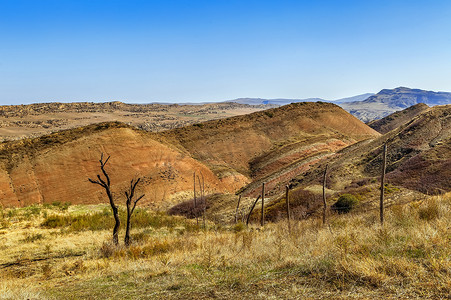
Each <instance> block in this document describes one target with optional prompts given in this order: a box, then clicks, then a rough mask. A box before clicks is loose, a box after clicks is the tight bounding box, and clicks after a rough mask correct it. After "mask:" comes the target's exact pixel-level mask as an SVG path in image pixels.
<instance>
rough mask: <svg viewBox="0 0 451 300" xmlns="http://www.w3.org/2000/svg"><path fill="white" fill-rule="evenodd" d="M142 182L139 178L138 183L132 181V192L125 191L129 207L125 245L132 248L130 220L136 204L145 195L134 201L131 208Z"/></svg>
mask: <svg viewBox="0 0 451 300" xmlns="http://www.w3.org/2000/svg"><path fill="white" fill-rule="evenodd" d="M140 180H141V178H138V179H137V180H136V181H134V180H133V179H132V181H131V182H130V190H129V191H125V197H126V202H125V204H126V205H127V226H126V228H125V238H124V243H125V246H127V247H128V246H130V219H131V217H132V214H133V211H134V210H135V207H136V203H138V201H139V200H141V199H142V197H144V194H143V195H141V196H139V197H138V198H136V200H134V201H133V207H131V204H132V200H133V197H134V196H135V189H136V185H138V183H139V181H140Z"/></svg>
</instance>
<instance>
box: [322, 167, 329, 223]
mask: <svg viewBox="0 0 451 300" xmlns="http://www.w3.org/2000/svg"><path fill="white" fill-rule="evenodd" d="M328 166H329V165H326V169H325V170H324V175H323V225H326V212H327V202H326V176H327V167H328Z"/></svg>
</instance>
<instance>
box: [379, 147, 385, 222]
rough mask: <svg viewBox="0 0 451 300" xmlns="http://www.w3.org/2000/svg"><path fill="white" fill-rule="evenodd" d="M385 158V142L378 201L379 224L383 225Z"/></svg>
mask: <svg viewBox="0 0 451 300" xmlns="http://www.w3.org/2000/svg"><path fill="white" fill-rule="evenodd" d="M386 160H387V143H385V144H384V150H383V152H382V173H381V198H380V201H379V206H380V219H381V225H384V181H385V165H386Z"/></svg>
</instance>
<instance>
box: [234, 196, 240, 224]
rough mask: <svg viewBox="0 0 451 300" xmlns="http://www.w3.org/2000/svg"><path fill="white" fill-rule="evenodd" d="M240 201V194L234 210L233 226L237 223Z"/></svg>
mask: <svg viewBox="0 0 451 300" xmlns="http://www.w3.org/2000/svg"><path fill="white" fill-rule="evenodd" d="M240 201H241V194H240V196H239V197H238V204H237V205H236V210H235V224H236V223H237V222H238V210H239V209H240Z"/></svg>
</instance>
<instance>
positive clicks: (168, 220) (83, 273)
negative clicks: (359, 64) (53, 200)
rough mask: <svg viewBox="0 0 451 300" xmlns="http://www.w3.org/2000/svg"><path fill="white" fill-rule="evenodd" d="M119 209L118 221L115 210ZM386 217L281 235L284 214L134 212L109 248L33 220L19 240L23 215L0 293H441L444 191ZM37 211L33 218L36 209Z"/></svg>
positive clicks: (447, 216) (7, 253)
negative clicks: (197, 217) (198, 222)
mask: <svg viewBox="0 0 451 300" xmlns="http://www.w3.org/2000/svg"><path fill="white" fill-rule="evenodd" d="M38 207H40V206H38ZM102 208H107V207H106V206H102V207H100V209H96V211H99V214H101V213H102ZM8 211H9V209H5V212H6V214H4V216H5V218H7V219H8V220H10V219H9V217H7V215H8ZM72 211H75V210H73V209H71V210H67V211H61V210H59V209H58V208H57V207H54V208H52V210H51V211H49V214H51V215H64V216H66V217H67V218H71V219H72V220H73V219H76V218H77V217H79V216H80V217H86V216H85V215H86V214H81V215H78V214H74V213H73V212H72ZM87 211H89V210H87ZM119 211H120V214H121V216H123V217H125V209H124V208H121V209H120V210H119ZM435 212H438V213H435ZM386 213H387V214H386V221H385V227H384V229H381V228H380V225H379V224H378V221H377V211H376V210H373V211H369V212H366V213H360V214H351V215H349V214H346V215H338V214H337V215H331V216H330V218H329V222H328V223H329V224H330V227H326V228H325V227H323V226H322V225H321V220H320V219H316V218H315V219H307V220H301V221H293V222H292V224H291V225H292V228H291V229H292V233H291V234H289V233H288V230H287V224H286V222H285V221H281V222H278V223H269V224H267V225H266V226H265V227H264V228H263V229H261V230H255V229H253V228H252V227H251V228H249V229H246V228H244V226H241V225H233V226H232V227H224V229H222V230H221V229H217V228H214V227H210V229H207V230H205V231H204V230H197V229H196V226H195V225H194V223H195V222H194V221H193V220H187V219H184V218H181V217H172V216H164V215H158V214H154V213H151V212H148V211H146V210H143V209H141V210H138V209H137V211H136V215H135V219H134V224H136V225H134V226H133V229H132V232H131V234H132V237H135V238H132V241H133V243H132V244H131V245H130V247H129V248H125V247H124V248H123V247H115V246H114V247H113V245H112V243H111V239H110V238H109V235H110V233H109V232H108V230H97V231H90V230H89V229H88V228H86V229H84V230H80V231H74V232H73V234H54V233H57V231H55V229H52V228H48V229H47V228H39V227H33V226H32V227H31V228H28V229H27V230H30V229H32V231H31V232H32V233H33V236H35V237H37V236H39V235H42V237H43V238H38V239H36V240H35V241H34V242H30V243H23V242H22V240H23V238H24V235H23V232H24V231H23V230H24V229H23V228H22V226H25V225H26V224H27V223H26V222H25V221H22V223H21V224H22V225H21V224H16V226H15V227H12V228H10V229H9V230H8V231H7V232H6V233H4V234H2V235H1V238H2V239H4V240H6V241H7V243H6V244H4V246H2V247H3V248H2V249H3V250H2V252H1V253H2V254H1V256H0V268H2V272H1V275H0V279H1V283H0V293H2V295H7V297H9V298H24V297H25V298H60V299H61V298H68V297H70V298H87V297H91V298H97V297H105V295H111V297H115V298H137V299H140V298H146V297H152V298H154V299H171V298H185V299H186V298H188V299H190V298H196V299H199V298H215V297H216V298H217V297H219V298H233V297H246V298H250V299H255V298H257V299H267V298H284V299H288V298H299V297H311V298H321V297H328V298H338V299H340V298H341V299H345V298H348V296H349V295H351V294H352V295H353V297H356V298H394V297H396V298H434V299H437V298H446V297H447V296H448V295H449V293H450V292H451V290H450V286H449V282H450V280H451V261H450V260H449V257H451V249H450V247H449V244H450V242H451V241H450V236H449V227H450V220H451V197H450V195H448V196H439V197H435V198H433V199H430V200H427V201H423V202H413V203H411V204H407V205H403V206H401V205H397V206H393V207H388V208H387V212H386ZM87 215H88V216H90V215H93V213H90V214H87ZM151 215H154V219H153V221H152V222H148V223H147V224H146V225H144V223H143V222H144V221H143V220H144V219H147V218H148V217H150V216H151ZM425 216H427V217H425ZM16 217H17V215H15V216H12V217H11V219H14V218H16ZM38 218H40V219H41V220H42V221H43V215H42V214H41V215H40V216H39V217H38ZM108 219H110V220H111V216H110V218H108ZM42 221H41V222H42ZM37 224H39V223H37ZM138 224H142V226H138ZM157 224H158V225H157ZM188 224H192V225H191V226H192V227H191V228H192V230H187V229H188V228H190V226H188ZM17 225H19V226H17ZM24 255H25V256H24ZM80 255H82V256H80ZM48 259H50V260H51V261H52V263H50V261H49V260H48ZM136 286H139V287H140V288H136ZM257 290H258V292H256V291H257Z"/></svg>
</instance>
